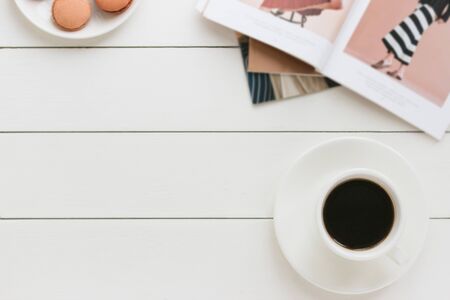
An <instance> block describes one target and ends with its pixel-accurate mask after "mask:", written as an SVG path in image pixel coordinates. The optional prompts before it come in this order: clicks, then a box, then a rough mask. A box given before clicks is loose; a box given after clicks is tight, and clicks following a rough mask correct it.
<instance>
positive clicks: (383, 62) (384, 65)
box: [372, 59, 392, 70]
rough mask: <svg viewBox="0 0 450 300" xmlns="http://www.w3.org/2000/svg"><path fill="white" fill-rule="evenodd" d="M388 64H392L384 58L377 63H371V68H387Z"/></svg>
mask: <svg viewBox="0 0 450 300" xmlns="http://www.w3.org/2000/svg"><path fill="white" fill-rule="evenodd" d="M390 66H392V62H387V61H386V60H384V59H383V60H380V61H379V62H377V63H374V64H373V65H372V68H374V69H377V70H382V69H386V68H389V67H390Z"/></svg>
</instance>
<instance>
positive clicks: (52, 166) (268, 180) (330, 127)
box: [0, 0, 450, 300]
mask: <svg viewBox="0 0 450 300" xmlns="http://www.w3.org/2000/svg"><path fill="white" fill-rule="evenodd" d="M143 2H144V3H142V6H141V9H140V10H139V11H138V12H137V14H136V15H135V16H134V17H133V18H132V19H131V20H130V21H129V22H128V23H127V24H125V25H124V26H123V27H122V28H120V29H119V30H117V31H115V32H113V33H112V34H109V35H107V36H105V37H103V38H100V39H97V40H94V41H88V42H86V41H85V42H66V41H62V40H58V39H54V38H52V37H49V36H47V35H46V34H44V33H41V32H40V31H38V30H37V29H34V28H33V27H32V26H31V25H30V24H29V23H28V22H27V21H26V20H25V19H24V18H23V17H22V16H21V15H20V14H19V12H18V11H17V9H16V7H15V5H14V3H13V1H12V0H7V1H5V0H2V1H0V47H1V49H0V131H1V133H0V154H1V155H0V216H1V220H0V299H1V300H23V299H27V300H28V299H33V300H36V299H38V300H40V299H45V300H66V299H74V300H75V299H76V300H79V299H108V300H116V299H117V300H122V299H137V300H144V299H145V300H147V299H205V300H210V299H258V300H264V299H270V300H272V299H283V300H284V299H302V300H303V299H307V300H308V299H311V300H312V299H314V300H316V299H345V297H342V298H340V297H336V296H335V295H331V294H328V293H325V292H322V291H320V290H318V289H316V288H315V287H312V286H310V285H309V284H307V283H306V282H305V281H304V280H303V279H301V278H300V277H299V276H298V275H297V274H296V273H295V272H294V271H293V270H292V269H291V268H290V266H289V265H288V263H287V262H286V261H285V259H284V258H283V256H282V254H281V253H280V250H279V249H278V246H277V244H276V242H275V237H274V232H273V228H272V217H273V214H272V206H273V202H274V194H275V190H276V186H277V184H278V180H279V178H280V176H281V175H282V174H283V173H284V172H285V171H286V169H287V168H288V167H289V166H290V165H291V164H292V162H293V161H294V160H295V159H296V157H298V156H299V155H300V154H301V153H302V152H304V151H305V150H307V149H308V148H310V147H311V146H313V145H315V144H317V143H319V142H321V141H325V140H327V139H330V138H333V137H339V136H366V137H369V138H373V139H375V140H379V141H382V142H384V143H386V144H388V145H390V146H392V147H394V148H395V149H397V150H398V151H400V152H401V153H402V154H403V155H404V156H405V157H406V158H407V159H409V160H410V161H411V163H412V164H413V165H414V166H415V167H416V169H417V170H418V172H419V173H420V177H421V180H422V182H423V186H424V188H425V193H426V200H427V201H428V202H429V203H430V208H431V219H430V232H429V237H428V242H427V245H426V247H425V249H424V252H423V255H422V256H421V257H420V259H419V260H418V262H417V264H416V265H415V266H414V268H413V269H412V270H411V272H410V273H409V274H407V275H406V276H405V277H404V278H403V279H402V280H401V281H399V282H398V283H396V284H395V285H393V286H391V287H389V288H387V289H385V290H383V291H380V292H377V293H375V294H372V295H370V296H365V297H360V298H356V299H383V300H385V299H396V300H397V299H449V297H450V285H449V278H450V268H449V265H450V255H449V253H450V184H449V183H450V139H449V138H448V137H447V139H444V140H443V141H442V142H440V143H436V142H435V141H434V140H432V139H431V138H429V137H427V136H425V135H424V134H422V133H419V132H417V131H416V130H415V129H414V128H412V127H410V126H409V125H407V124H406V123H404V122H402V121H400V120H399V119H397V118H395V117H393V116H391V115H390V114H388V113H386V112H384V111H383V110H382V109H380V108H378V107H376V106H374V105H372V104H370V103H369V102H367V101H365V100H364V99H362V98H361V97H359V96H357V95H354V94H352V93H351V92H349V91H347V90H345V89H341V88H338V89H335V90H333V91H330V92H325V93H321V94H318V95H314V96H311V97H306V98H303V99H297V100H291V101H285V102H279V103H275V104H267V105H262V106H258V107H255V106H252V105H251V103H250V100H249V95H248V91H247V89H246V86H245V75H244V72H243V67H242V62H241V58H240V53H239V49H238V48H237V47H236V41H235V39H234V35H233V33H232V32H229V31H227V30H224V29H222V28H219V27H217V26H215V25H212V24H210V23H208V22H207V21H204V20H202V19H201V18H200V17H199V16H198V15H197V13H196V12H195V11H194V5H195V0H177V1H150V0H148V1H143Z"/></svg>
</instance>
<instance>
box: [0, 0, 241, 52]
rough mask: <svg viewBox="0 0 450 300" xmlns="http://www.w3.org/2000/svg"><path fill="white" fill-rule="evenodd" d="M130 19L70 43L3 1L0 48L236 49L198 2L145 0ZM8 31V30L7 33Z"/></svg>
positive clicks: (0, 5)
mask: <svg viewBox="0 0 450 300" xmlns="http://www.w3.org/2000/svg"><path fill="white" fill-rule="evenodd" d="M141 2H142V3H141V5H140V7H139V8H138V9H137V10H136V13H135V14H134V15H133V17H132V18H130V20H128V21H127V23H125V24H124V25H123V26H121V27H120V28H118V29H117V30H115V31H113V32H111V33H109V34H107V35H105V36H102V37H99V38H95V39H91V40H81V41H67V40H64V39H60V38H55V37H52V36H50V35H48V34H46V33H45V32H41V31H40V30H39V29H37V28H35V27H34V26H33V25H32V24H31V23H30V22H29V21H28V20H27V19H25V17H23V16H22V15H21V13H20V11H19V10H18V9H17V7H16V5H15V3H14V0H7V1H0V28H3V30H2V31H1V34H0V47H60V46H96V47H98V46H106V47H110V46H114V47H117V46H125V47H130V46H133V47H136V46H145V47H147V46H236V44H237V42H236V40H235V38H234V34H233V32H231V31H230V30H227V29H224V28H222V27H220V26H218V25H215V24H213V23H211V22H208V21H206V20H204V19H203V18H202V17H201V16H200V14H199V13H198V12H197V11H196V10H195V4H196V2H197V0H182V1H148V0H145V1H141ZM6 28H7V30H5V29H6Z"/></svg>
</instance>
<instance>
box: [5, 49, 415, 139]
mask: <svg viewBox="0 0 450 300" xmlns="http://www.w3.org/2000/svg"><path fill="white" fill-rule="evenodd" d="M0 66H2V68H1V70H0V82H1V83H2V89H1V91H0V98H1V101H0V131H122V130H131V131H134V130H138V131H217V130H218V131H224V130H225V131H241V130H248V131H253V130H255V131H261V130H262V131H273V130H275V131H277V130H281V131H283V130H288V131H291V130H294V131H297V130H299V131H321V130H325V131H354V130H356V131H365V130H369V131H371V130H376V131H390V130H413V128H412V127H411V126H409V125H407V124H406V123H404V122H403V121H401V120H399V119H398V118H396V117H394V116H393V115H390V114H389V113H386V112H385V111H384V110H383V109H381V108H378V107H376V106H375V105H373V104H371V103H369V101H367V100H365V99H363V98H362V97H359V96H357V95H355V94H353V93H351V92H349V91H348V90H346V89H343V88H338V89H334V90H332V91H327V92H324V93H320V94H316V95H314V96H310V97H305V98H303V99H296V100H291V101H284V102H280V103H270V104H267V105H262V106H253V105H252V104H251V103H250V98H249V91H248V88H247V86H246V78H245V74H244V70H243V66H242V60H241V57H240V53H239V50H238V49H26V50H24V49H21V50H16V49H3V50H0Z"/></svg>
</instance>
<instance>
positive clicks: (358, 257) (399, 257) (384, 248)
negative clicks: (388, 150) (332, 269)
mask: <svg viewBox="0 0 450 300" xmlns="http://www.w3.org/2000/svg"><path fill="white" fill-rule="evenodd" d="M353 179H365V180H368V181H371V182H374V183H376V184H378V185H379V186H380V187H382V188H383V189H384V190H385V191H386V192H387V193H388V195H389V197H390V198H391V200H392V204H393V206H394V224H393V226H392V228H391V231H390V232H389V234H388V235H387V237H386V238H385V239H384V240H383V241H381V242H380V243H378V244H376V245H375V246H373V247H371V248H368V249H361V250H359V249H358V250H352V249H348V248H345V247H344V246H342V245H341V244H339V243H338V242H336V241H335V240H334V239H333V238H332V237H331V236H330V235H329V233H328V231H327V230H326V228H325V223H324V220H323V208H324V205H325V201H326V200H327V198H328V196H329V194H330V193H331V191H333V190H334V189H335V188H336V187H337V186H338V185H340V184H342V183H344V182H347V181H349V180H353ZM402 201H403V200H402V199H401V198H400V197H399V196H398V194H397V192H396V190H395V187H394V186H393V184H392V183H391V181H390V180H389V179H388V178H387V177H386V176H384V175H383V174H381V173H379V172H377V171H374V170H369V169H352V170H349V171H346V172H343V173H341V174H339V175H338V176H336V177H334V178H333V179H332V180H330V181H329V182H328V183H327V184H325V185H324V187H323V189H322V191H321V193H320V198H319V201H318V206H317V224H318V227H319V232H320V235H321V237H322V240H323V241H324V243H325V244H326V245H327V247H328V248H329V249H330V250H331V251H332V252H333V253H335V254H336V255H338V256H340V257H342V258H345V259H348V260H352V261H368V260H373V259H376V258H379V257H382V256H387V257H389V258H391V259H392V260H393V261H394V262H395V263H397V264H399V265H401V264H403V263H405V262H407V261H408V257H407V255H406V254H405V253H404V251H402V249H400V248H399V247H398V246H397V244H398V240H399V238H400V236H401V234H402V231H403V227H404V223H405V218H406V216H405V215H404V213H403V210H402Z"/></svg>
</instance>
